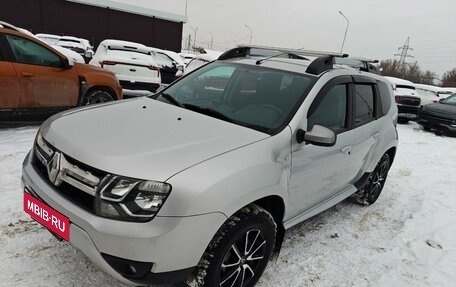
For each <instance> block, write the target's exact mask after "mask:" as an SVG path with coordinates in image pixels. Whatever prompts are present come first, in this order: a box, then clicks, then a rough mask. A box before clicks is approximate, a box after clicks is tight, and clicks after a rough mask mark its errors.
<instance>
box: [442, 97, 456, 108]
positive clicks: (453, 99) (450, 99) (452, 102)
mask: <svg viewBox="0 0 456 287" xmlns="http://www.w3.org/2000/svg"><path fill="white" fill-rule="evenodd" d="M442 103H444V104H447V105H454V106H456V94H453V95H451V96H449V97H448V98H446V99H445V100H443V101H442Z"/></svg>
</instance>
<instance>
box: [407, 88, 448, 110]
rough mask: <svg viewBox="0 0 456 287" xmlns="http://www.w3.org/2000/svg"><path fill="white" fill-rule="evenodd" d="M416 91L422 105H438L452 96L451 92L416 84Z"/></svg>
mask: <svg viewBox="0 0 456 287" xmlns="http://www.w3.org/2000/svg"><path fill="white" fill-rule="evenodd" d="M415 87H416V91H417V92H418V95H419V97H420V98H421V105H422V106H424V105H427V104H432V103H438V102H439V101H440V100H441V99H445V98H447V97H449V96H451V94H453V93H452V92H451V90H448V89H445V88H441V87H436V86H431V85H423V84H415Z"/></svg>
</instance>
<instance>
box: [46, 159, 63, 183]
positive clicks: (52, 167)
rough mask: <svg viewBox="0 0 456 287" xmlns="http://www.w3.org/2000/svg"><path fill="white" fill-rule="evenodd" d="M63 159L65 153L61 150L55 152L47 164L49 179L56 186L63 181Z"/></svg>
mask: <svg viewBox="0 0 456 287" xmlns="http://www.w3.org/2000/svg"><path fill="white" fill-rule="evenodd" d="M62 159H63V155H62V154H61V153H60V152H55V153H54V156H53V157H52V159H51V161H49V163H48V165H47V171H48V176H49V181H51V182H52V183H53V184H54V185H56V186H59V185H60V184H61V183H62V179H61V172H62Z"/></svg>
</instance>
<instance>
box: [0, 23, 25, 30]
mask: <svg viewBox="0 0 456 287" xmlns="http://www.w3.org/2000/svg"><path fill="white" fill-rule="evenodd" d="M0 26H2V27H3V28H5V29H10V30H14V31H16V32H21V31H20V30H19V28H17V27H16V26H14V25H11V24H10V23H7V22H3V21H0Z"/></svg>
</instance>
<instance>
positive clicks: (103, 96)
mask: <svg viewBox="0 0 456 287" xmlns="http://www.w3.org/2000/svg"><path fill="white" fill-rule="evenodd" d="M113 100H114V99H113V97H112V96H111V94H110V93H109V92H108V91H105V90H100V89H95V90H90V91H89V92H87V94H86V95H85V97H84V100H83V101H82V104H81V106H88V105H94V104H101V103H106V102H110V101H113Z"/></svg>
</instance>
